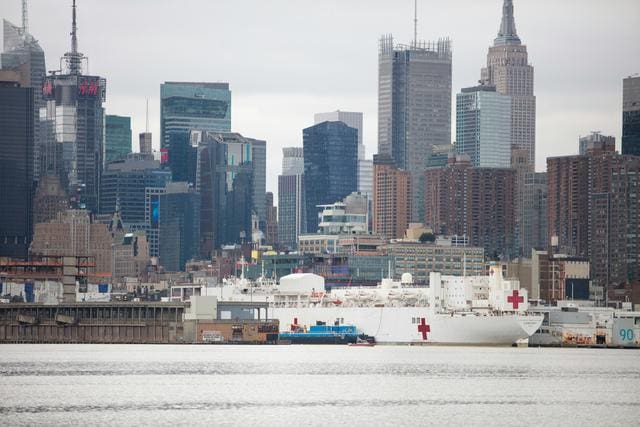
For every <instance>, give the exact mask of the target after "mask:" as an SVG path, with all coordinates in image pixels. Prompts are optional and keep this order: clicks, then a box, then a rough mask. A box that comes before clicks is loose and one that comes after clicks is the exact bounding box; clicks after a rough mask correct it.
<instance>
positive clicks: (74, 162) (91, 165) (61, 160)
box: [40, 1, 106, 212]
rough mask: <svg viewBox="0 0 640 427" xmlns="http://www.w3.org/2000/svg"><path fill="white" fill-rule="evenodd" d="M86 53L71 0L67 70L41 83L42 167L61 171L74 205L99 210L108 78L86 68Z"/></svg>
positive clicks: (58, 172)
mask: <svg viewBox="0 0 640 427" xmlns="http://www.w3.org/2000/svg"><path fill="white" fill-rule="evenodd" d="M85 59H86V57H85V56H84V55H83V54H82V53H80V52H78V39H77V35H76V6H75V1H74V3H73V23H72V30H71V51H70V52H68V53H66V54H65V55H64V57H63V60H64V62H65V64H66V69H65V70H64V74H51V75H50V76H47V77H46V78H45V80H44V83H43V85H42V95H43V98H44V100H45V106H44V107H43V108H41V109H40V124H41V128H40V129H41V132H40V139H41V143H42V144H43V145H44V146H45V147H52V149H51V152H47V153H46V154H44V160H45V164H44V165H43V168H42V170H43V171H47V173H54V174H56V175H58V176H59V178H60V180H61V182H62V184H63V187H64V188H65V189H66V191H67V193H68V194H69V197H70V200H71V205H72V207H74V208H81V209H84V208H86V209H88V210H90V211H92V212H97V211H98V194H99V185H100V177H101V174H102V165H103V155H104V134H105V132H104V120H105V119H104V108H103V107H102V104H103V102H104V101H105V99H106V80H105V79H104V78H101V77H98V76H88V75H84V74H82V62H83V61H84V60H85Z"/></svg>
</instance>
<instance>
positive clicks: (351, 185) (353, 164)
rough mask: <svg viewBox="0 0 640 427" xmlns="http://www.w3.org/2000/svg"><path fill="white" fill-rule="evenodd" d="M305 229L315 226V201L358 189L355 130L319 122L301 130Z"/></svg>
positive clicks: (339, 197)
mask: <svg viewBox="0 0 640 427" xmlns="http://www.w3.org/2000/svg"><path fill="white" fill-rule="evenodd" d="M302 139H303V146H304V194H305V205H306V223H307V225H306V232H307V233H315V232H316V231H317V230H318V213H319V212H320V208H318V207H317V205H323V204H331V203H335V202H337V201H339V200H342V199H343V198H345V197H346V196H347V195H349V194H351V193H352V192H353V191H357V189H358V131H357V129H354V128H352V127H349V126H347V125H346V124H344V123H343V122H323V123H320V124H317V125H315V126H311V127H309V128H306V129H304V130H303V131H302Z"/></svg>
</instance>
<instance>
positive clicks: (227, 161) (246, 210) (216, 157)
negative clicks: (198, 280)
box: [190, 130, 267, 248]
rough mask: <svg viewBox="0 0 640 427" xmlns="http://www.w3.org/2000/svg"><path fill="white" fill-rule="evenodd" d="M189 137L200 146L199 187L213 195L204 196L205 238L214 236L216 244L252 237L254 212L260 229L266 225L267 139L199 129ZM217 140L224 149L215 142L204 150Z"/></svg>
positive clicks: (235, 241)
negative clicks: (207, 223) (206, 223)
mask: <svg viewBox="0 0 640 427" xmlns="http://www.w3.org/2000/svg"><path fill="white" fill-rule="evenodd" d="M190 139H191V144H192V145H194V146H196V147H199V148H198V150H199V151H198V158H199V160H198V161H197V163H198V168H199V169H198V171H197V174H196V187H197V188H198V189H199V191H200V194H201V197H203V199H204V198H213V199H212V200H211V201H209V202H206V201H204V200H203V206H204V216H203V219H202V220H203V221H208V222H209V225H207V226H205V225H204V224H203V225H202V226H201V227H202V228H203V233H204V234H206V236H205V238H207V239H211V242H213V245H214V246H213V247H214V248H217V247H218V246H219V245H220V244H229V243H241V242H249V241H251V238H252V218H251V217H252V213H255V214H256V215H257V216H258V218H259V222H260V223H262V228H261V229H263V228H266V226H265V225H264V224H265V221H266V200H265V198H266V188H265V187H266V158H267V155H266V141H263V140H259V139H253V138H247V137H244V136H242V135H240V134H239V133H220V132H207V131H199V130H198V131H192V132H191V138H190ZM214 143H215V144H219V145H222V146H223V151H219V150H220V149H219V148H214V147H213V146H211V147H209V148H207V149H206V150H205V151H203V150H202V149H201V147H202V146H203V144H205V145H209V144H214ZM203 162H204V163H203ZM220 173H222V174H223V175H221V174H220ZM203 177H206V181H205V180H204V179H205V178H203ZM205 185H207V186H208V188H209V189H208V190H207V189H205V187H204V186H205ZM220 186H222V187H220ZM201 188H202V189H201ZM221 188H223V189H224V192H222V189H221ZM220 197H223V199H220ZM210 210H216V212H212V211H210ZM215 224H217V225H215ZM216 229H217V230H218V232H217V233H216V232H215V230H216ZM263 231H264V230H263ZM204 234H203V235H204ZM207 248H211V245H207Z"/></svg>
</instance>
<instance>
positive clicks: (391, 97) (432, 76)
mask: <svg viewBox="0 0 640 427" xmlns="http://www.w3.org/2000/svg"><path fill="white" fill-rule="evenodd" d="M450 143H451V45H450V43H449V39H441V40H438V41H437V42H418V41H415V40H414V42H413V43H412V44H411V45H409V46H407V45H395V46H394V44H393V38H392V37H391V36H384V37H382V39H381V40H380V51H379V56H378V154H386V155H388V156H391V157H392V158H393V159H394V161H395V163H396V166H397V167H398V168H400V169H403V170H406V171H407V172H409V173H410V174H411V183H412V184H411V188H412V190H411V191H412V197H411V198H412V200H411V206H412V212H411V220H412V221H416V222H419V221H421V219H422V215H423V207H424V203H423V200H424V199H423V197H424V185H423V178H424V175H423V174H424V171H425V169H426V165H427V160H428V158H429V156H430V155H431V147H432V146H433V145H443V144H450Z"/></svg>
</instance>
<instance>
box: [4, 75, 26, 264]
mask: <svg viewBox="0 0 640 427" xmlns="http://www.w3.org/2000/svg"><path fill="white" fill-rule="evenodd" d="M33 103H34V96H33V89H32V88H28V87H20V84H19V83H18V82H17V81H0V200H1V202H0V257H14V258H26V257H27V255H28V250H29V244H30V243H31V235H32V234H31V233H32V227H33V225H32V197H33V141H34V135H33Z"/></svg>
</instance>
